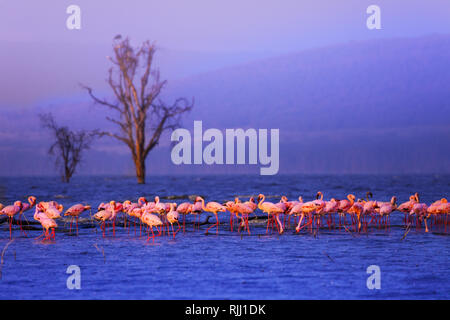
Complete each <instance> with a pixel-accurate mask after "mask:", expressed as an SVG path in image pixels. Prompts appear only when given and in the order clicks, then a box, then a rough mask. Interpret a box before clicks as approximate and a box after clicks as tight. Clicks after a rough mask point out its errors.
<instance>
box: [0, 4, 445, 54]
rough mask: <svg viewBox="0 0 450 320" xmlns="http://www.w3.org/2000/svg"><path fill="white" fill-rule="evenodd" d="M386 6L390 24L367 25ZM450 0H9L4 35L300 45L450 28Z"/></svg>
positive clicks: (2, 13) (208, 47)
mask: <svg viewBox="0 0 450 320" xmlns="http://www.w3.org/2000/svg"><path fill="white" fill-rule="evenodd" d="M70 4H77V5H79V6H80V7H81V9H82V19H83V20H82V30H81V31H76V32H71V31H68V30H67V29H66V28H65V19H66V17H67V15H66V13H65V9H66V7H67V6H68V5H70ZM371 4H376V5H379V6H380V7H381V9H382V27H383V30H381V31H377V32H373V31H369V30H368V29H367V28H366V27H365V20H366V17H367V14H366V12H365V11H366V8H367V7H368V6H369V5H371ZM449 12H450V2H449V1H448V0H427V1H423V0H395V1H392V0H376V1H374V0H340V1H334V0H314V1H312V0H311V1H299V0H280V1H261V0H227V1H223V0H222V1H218V0H190V1H184V0H176V1H174V0H168V1H155V0H152V1H147V0H145V1H144V0H140V1H137V0H127V1H105V0H102V1H101V0H97V1H90V0H76V1H73V0H71V1H63V0H60V1H53V0H40V1H27V2H26V1H2V2H1V3H0V39H1V40H3V41H5V40H6V41H25V42H29V41H31V42H42V41H46V42H55V43H59V42H62V41H64V42H80V43H90V44H92V43H95V44H101V43H107V44H109V43H110V40H111V38H112V37H113V36H114V35H116V34H117V33H122V34H129V35H132V37H133V38H134V39H136V40H137V41H141V40H144V39H148V38H150V39H155V40H157V41H158V43H159V45H160V46H162V47H167V48H170V49H177V50H201V51H260V50H269V51H295V50H299V49H303V48H305V47H311V46H317V45H323V44H325V45H326V44H330V43H335V42H342V41H347V40H354V39H370V38H372V37H392V36H417V35H423V34H427V33H432V32H439V33H448V32H450V21H449V20H450V19H449Z"/></svg>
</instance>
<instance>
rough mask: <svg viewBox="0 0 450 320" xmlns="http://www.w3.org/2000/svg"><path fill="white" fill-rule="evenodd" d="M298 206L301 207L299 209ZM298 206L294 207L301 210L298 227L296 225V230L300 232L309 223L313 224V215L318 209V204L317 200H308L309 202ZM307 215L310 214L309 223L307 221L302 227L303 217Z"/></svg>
mask: <svg viewBox="0 0 450 320" xmlns="http://www.w3.org/2000/svg"><path fill="white" fill-rule="evenodd" d="M297 206H298V207H299V209H297V208H296V207H297ZM297 206H295V207H294V208H295V209H296V211H297V210H299V211H300V220H299V222H298V224H297V227H295V231H296V232H297V233H298V232H300V230H301V229H303V228H304V227H306V226H307V225H309V226H312V223H313V219H312V218H311V215H312V213H313V212H314V211H315V210H316V209H317V207H318V205H317V203H316V202H315V201H308V202H304V203H301V204H298V205H297ZM307 215H308V217H309V220H310V221H309V222H308V223H306V224H305V225H304V226H303V227H301V225H302V222H303V219H304V218H305V216H307Z"/></svg>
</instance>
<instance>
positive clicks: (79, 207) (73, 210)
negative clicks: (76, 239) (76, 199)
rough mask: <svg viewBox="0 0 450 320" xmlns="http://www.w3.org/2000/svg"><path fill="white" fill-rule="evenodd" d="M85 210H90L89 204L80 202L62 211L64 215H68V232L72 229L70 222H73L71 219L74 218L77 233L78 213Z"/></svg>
mask: <svg viewBox="0 0 450 320" xmlns="http://www.w3.org/2000/svg"><path fill="white" fill-rule="evenodd" d="M86 210H91V206H89V205H86V206H85V205H84V204H81V203H78V204H75V205H73V206H71V207H70V208H69V209H67V210H66V212H65V213H64V216H70V227H69V232H71V231H72V222H73V219H75V222H76V226H77V235H78V218H79V216H80V214H82V213H83V212H84V211H86Z"/></svg>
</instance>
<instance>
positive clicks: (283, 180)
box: [0, 175, 450, 299]
mask: <svg viewBox="0 0 450 320" xmlns="http://www.w3.org/2000/svg"><path fill="white" fill-rule="evenodd" d="M319 190H320V191H322V192H323V193H324V196H325V198H327V199H328V198H330V197H335V198H345V197H346V195H347V194H348V193H353V194H355V195H356V196H357V197H364V195H365V193H366V191H368V190H370V191H372V193H373V195H374V198H375V199H377V200H382V201H389V200H390V198H391V196H392V195H396V196H397V197H398V199H399V202H403V201H406V200H408V197H409V195H410V194H411V193H413V192H419V193H420V194H421V201H424V202H427V203H430V202H432V201H435V200H437V199H440V198H441V197H448V196H449V195H450V176H448V175H447V176H444V175H411V176H407V175H405V176H370V175H357V176H352V175H339V176H338V175H333V176H327V175H323V176H320V175H308V176H306V175H296V176H265V177H263V176H233V175H226V176H195V177H194V176H192V177H191V176H172V177H170V176H155V177H149V178H148V181H147V184H146V185H144V186H142V185H137V184H136V183H135V179H134V178H124V177H76V178H74V179H73V181H72V182H71V183H70V184H62V183H60V182H59V181H58V179H55V178H48V177H44V178H37V177H35V178H0V202H1V203H3V204H9V203H11V202H13V201H14V200H17V199H19V200H24V199H25V196H28V195H34V196H36V197H37V198H38V201H44V200H50V199H55V200H57V201H58V202H60V203H62V204H63V205H64V206H65V207H66V208H67V207H68V206H70V205H72V204H74V203H78V202H85V203H89V204H91V205H92V206H93V207H96V206H97V205H98V204H99V203H100V202H105V201H109V200H111V199H114V200H117V201H123V200H125V199H130V200H134V201H135V200H136V199H137V197H138V196H141V195H144V196H146V197H147V198H148V199H151V198H152V197H153V196H154V195H159V196H163V197H164V196H179V197H180V198H179V199H175V200H174V201H176V202H184V201H187V200H186V199H183V197H186V196H189V195H193V194H199V195H202V196H204V197H205V198H206V200H207V201H225V200H230V199H232V198H233V197H234V196H236V195H240V196H242V197H244V196H249V195H254V194H258V193H260V192H261V193H264V194H266V195H268V196H277V197H278V196H280V195H286V196H288V198H297V197H298V196H299V195H302V196H303V198H304V199H305V200H309V199H312V198H313V196H314V195H315V193H316V192H317V191H319ZM277 197H275V198H270V199H268V200H269V201H274V202H275V201H278V200H279V197H278V198H277ZM163 201H167V200H163ZM26 215H27V217H28V219H29V220H32V212H28V213H27V214H26ZM84 217H88V214H87V213H85V214H84ZM205 218H206V214H203V215H202V220H204V219H205ZM228 218H229V215H228V213H227V214H225V215H222V222H223V224H222V225H221V226H220V232H219V235H215V234H213V235H208V236H206V235H205V234H204V230H205V229H206V227H207V225H203V226H201V232H199V231H195V232H193V231H192V225H187V226H186V233H185V234H183V233H179V234H177V236H176V238H175V239H172V237H168V236H164V237H159V238H157V239H156V241H155V243H154V244H153V243H151V242H150V243H146V241H145V240H146V239H145V238H144V237H143V238H138V237H134V235H132V234H130V235H129V234H128V233H127V232H126V231H125V230H123V229H121V228H119V229H118V231H117V233H116V236H115V237H112V236H111V233H108V234H107V237H106V238H103V237H102V235H101V232H100V229H99V228H96V229H95V228H87V227H84V228H83V227H82V228H80V234H79V236H78V237H77V236H73V235H70V234H69V233H68V230H67V229H62V228H61V229H59V230H57V231H56V241H55V242H52V243H42V242H41V241H39V240H34V239H33V238H34V237H37V236H38V235H40V234H41V231H40V230H36V231H28V232H29V238H25V237H23V236H22V235H21V234H20V231H19V230H17V229H15V230H14V232H13V237H14V239H15V240H14V241H13V242H12V243H10V245H9V247H8V248H7V249H6V251H5V253H4V257H3V265H2V266H1V272H2V278H1V280H0V298H1V299H43V298H47V299H337V298H339V299H448V298H450V280H449V275H448V271H449V267H450V262H449V248H450V246H449V242H448V241H449V237H448V235H446V234H445V232H443V230H442V229H436V228H433V230H432V232H430V233H428V234H427V233H425V232H424V231H423V230H416V229H414V228H413V229H412V230H411V231H410V232H409V233H408V235H407V236H406V238H405V239H404V240H401V239H402V237H403V236H404V233H405V229H404V228H403V215H402V214H400V213H394V214H393V215H392V218H391V224H392V227H391V228H390V229H389V230H387V231H386V230H378V229H371V230H369V232H368V233H362V234H350V233H349V232H346V231H339V230H331V231H329V230H326V229H322V230H320V232H319V233H318V234H316V235H315V236H314V235H313V234H311V233H309V232H307V231H302V232H301V233H300V234H299V235H298V234H295V233H294V232H293V230H287V231H286V233H285V234H283V235H277V234H275V233H274V234H271V235H265V224H264V223H263V221H261V223H260V224H254V223H252V224H251V226H250V227H251V231H252V235H251V236H248V235H246V234H243V235H242V236H240V235H239V234H237V233H236V232H233V233H231V232H230V231H229V225H228V224H227V221H228ZM58 223H59V225H60V226H61V227H63V226H64V223H63V222H62V221H59V222H58ZM8 241H9V232H8V227H7V225H6V224H2V225H0V247H1V249H3V248H4V247H5V245H6V244H7V243H8ZM103 252H104V253H103ZM69 265H78V266H79V267H80V269H81V290H69V289H67V286H66V280H67V277H68V276H69V275H68V274H66V270H67V267H68V266H69ZM369 265H378V266H379V267H380V270H381V289H380V290H369V289H368V288H367V286H366V281H367V277H368V276H369V275H368V274H367V273H366V269H367V267H368V266H369Z"/></svg>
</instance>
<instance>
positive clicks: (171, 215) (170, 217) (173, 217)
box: [166, 203, 181, 239]
mask: <svg viewBox="0 0 450 320" xmlns="http://www.w3.org/2000/svg"><path fill="white" fill-rule="evenodd" d="M166 217H167V221H169V223H170V225H171V226H172V235H173V238H174V239H175V235H176V234H177V233H178V231H179V230H180V228H181V226H180V223H179V222H178V217H179V214H178V211H177V210H175V203H171V204H170V208H169V212H168V213H167V215H166ZM174 223H177V224H178V229H177V231H176V232H174V231H173V224H174Z"/></svg>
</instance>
